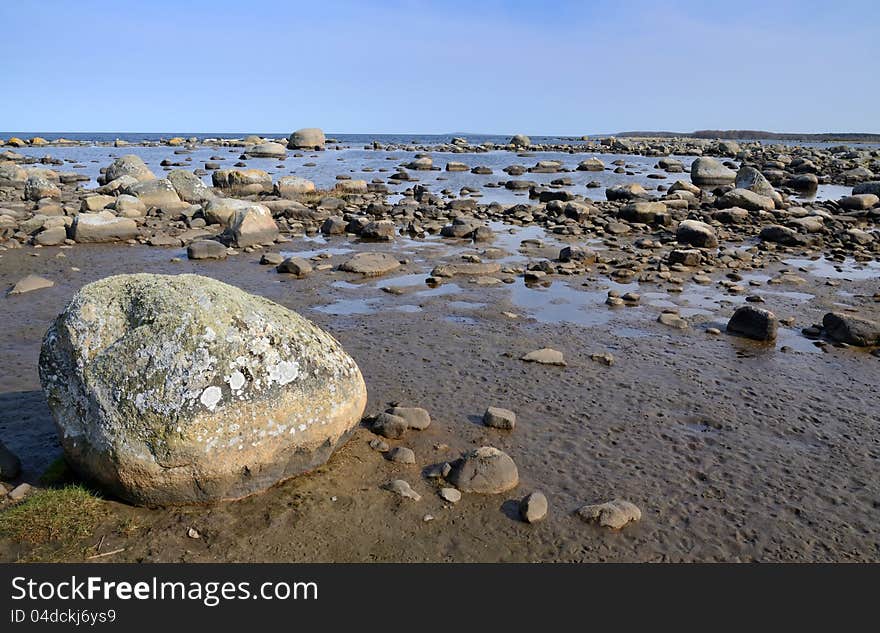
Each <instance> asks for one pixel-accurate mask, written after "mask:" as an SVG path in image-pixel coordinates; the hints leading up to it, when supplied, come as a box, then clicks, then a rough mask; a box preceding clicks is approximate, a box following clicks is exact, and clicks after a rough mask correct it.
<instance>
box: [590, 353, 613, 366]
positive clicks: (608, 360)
mask: <svg viewBox="0 0 880 633" xmlns="http://www.w3.org/2000/svg"><path fill="white" fill-rule="evenodd" d="M590 359H591V360H594V361H596V362H597V363H602V364H603V365H605V366H606V367H611V366H612V365H613V364H614V355H613V354H611V352H603V353H602V354H590Z"/></svg>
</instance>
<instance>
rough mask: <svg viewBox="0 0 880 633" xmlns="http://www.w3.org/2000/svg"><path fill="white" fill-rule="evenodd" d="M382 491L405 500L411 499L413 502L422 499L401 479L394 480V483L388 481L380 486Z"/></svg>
mask: <svg viewBox="0 0 880 633" xmlns="http://www.w3.org/2000/svg"><path fill="white" fill-rule="evenodd" d="M382 489H383V490H387V491H389V492H393V493H394V494H396V495H398V496H401V497H404V498H406V499H412V500H413V501H418V500H419V499H421V498H422V495H420V494H419V493H417V492H416V491H415V490H413V489H412V486H410V485H409V484H408V483H407V482H405V481H404V480H403V479H395V480H394V481H389V482H388V483H387V484H384V485H383V486H382Z"/></svg>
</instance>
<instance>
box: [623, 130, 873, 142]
mask: <svg viewBox="0 0 880 633" xmlns="http://www.w3.org/2000/svg"><path fill="white" fill-rule="evenodd" d="M617 136H622V137H627V136H629V137H648V138H671V137H680V138H707V139H715V138H721V139H736V140H750V139H768V140H776V141H862V142H869V143H878V142H880V134H867V133H864V132H825V133H822V134H783V133H779V132H767V131H765V130H697V131H696V132H621V133H620V134H618V135H617Z"/></svg>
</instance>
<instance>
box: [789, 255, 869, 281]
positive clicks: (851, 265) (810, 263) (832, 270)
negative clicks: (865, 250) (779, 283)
mask: <svg viewBox="0 0 880 633" xmlns="http://www.w3.org/2000/svg"><path fill="white" fill-rule="evenodd" d="M784 263H785V264H787V265H788V266H794V267H796V268H799V269H800V268H803V269H804V270H806V271H807V272H808V273H810V274H811V275H813V276H815V277H824V278H826V279H848V280H853V281H864V280H866V279H876V278H880V262H876V261H872V262H857V261H855V260H854V259H847V260H845V261H843V262H836V261H832V260H829V259H826V258H825V257H820V258H818V259H798V258H794V259H786V260H784Z"/></svg>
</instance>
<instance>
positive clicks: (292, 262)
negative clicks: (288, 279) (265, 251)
mask: <svg viewBox="0 0 880 633" xmlns="http://www.w3.org/2000/svg"><path fill="white" fill-rule="evenodd" d="M276 270H277V271H278V272H279V273H288V274H290V275H293V276H294V277H306V276H307V275H309V274H310V273H311V272H312V265H311V264H310V263H309V261H308V260H306V259H303V258H302V257H288V258H287V259H285V260H284V261H283V262H281V263H280V264H278V267H277V268H276Z"/></svg>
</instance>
